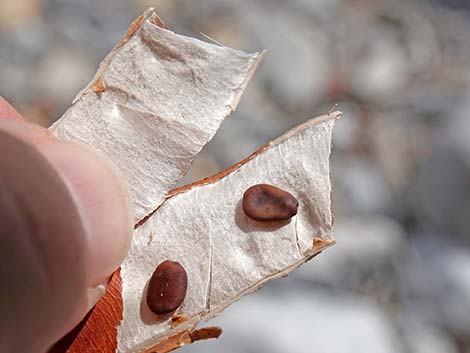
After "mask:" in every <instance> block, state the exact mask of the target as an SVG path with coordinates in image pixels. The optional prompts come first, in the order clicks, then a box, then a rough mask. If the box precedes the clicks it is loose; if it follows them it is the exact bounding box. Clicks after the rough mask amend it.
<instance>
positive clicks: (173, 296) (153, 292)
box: [147, 260, 188, 315]
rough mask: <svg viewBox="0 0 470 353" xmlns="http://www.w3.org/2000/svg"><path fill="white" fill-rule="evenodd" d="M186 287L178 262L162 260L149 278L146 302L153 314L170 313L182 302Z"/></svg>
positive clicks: (186, 282) (185, 276)
mask: <svg viewBox="0 0 470 353" xmlns="http://www.w3.org/2000/svg"><path fill="white" fill-rule="evenodd" d="M187 289H188V277H187V275H186V270H185V269H184V267H183V266H182V265H181V264H180V263H179V262H174V261H169V260H166V261H163V262H162V263H161V264H160V265H158V266H157V268H156V269H155V272H154V273H153V275H152V277H151V278H150V282H149V285H148V289H147V304H148V306H149V308H150V310H152V311H153V312H154V313H155V314H159V315H160V314H166V313H170V312H172V311H174V310H176V309H177V308H178V307H179V306H180V305H181V304H182V303H183V301H184V298H185V296H186V291H187Z"/></svg>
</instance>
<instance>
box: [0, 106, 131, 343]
mask: <svg viewBox="0 0 470 353" xmlns="http://www.w3.org/2000/svg"><path fill="white" fill-rule="evenodd" d="M132 230H133V218H132V214H131V210H130V209H129V200H128V193H127V190H126V187H125V186H124V183H123V182H122V178H121V177H120V175H119V173H118V171H117V170H116V169H115V168H114V167H113V166H112V165H111V164H110V163H109V162H107V161H105V160H104V159H103V158H102V157H100V156H98V155H97V154H96V152H94V151H92V150H91V149H89V148H87V147H85V146H82V145H79V144H74V143H70V142H63V141H59V140H57V139H55V138H54V137H53V136H52V135H51V134H50V133H49V132H48V130H47V129H44V128H42V127H39V126H36V125H33V124H30V123H28V122H27V121H26V120H25V119H24V118H23V117H22V116H21V114H20V113H18V112H17V111H16V110H15V109H14V108H13V107H12V106H11V105H10V104H9V103H8V102H6V101H5V100H4V99H3V98H1V97H0V283H1V286H0V352H46V351H47V350H48V349H49V347H50V346H51V345H52V344H54V343H55V342H56V341H57V340H58V339H60V338H61V337H62V336H63V335H65V334H66V333H67V332H68V331H70V330H71V329H72V328H73V327H74V326H75V325H76V324H77V323H78V322H79V321H80V320H81V319H82V318H83V317H84V316H85V315H86V313H87V312H88V311H89V310H90V309H91V308H92V307H93V305H94V304H95V303H96V302H97V301H98V299H99V298H100V297H101V295H102V294H103V293H104V291H105V288H106V283H107V281H108V279H109V276H110V275H111V274H112V272H113V271H114V270H115V269H117V268H118V267H119V265H120V264H121V262H122V260H123V259H124V257H125V255H126V253H127V251H128V248H129V245H130V241H131V236H132Z"/></svg>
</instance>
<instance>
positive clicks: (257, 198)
mask: <svg viewBox="0 0 470 353" xmlns="http://www.w3.org/2000/svg"><path fill="white" fill-rule="evenodd" d="M242 206H243V211H244V212H245V214H246V215H247V216H248V217H249V218H251V219H254V220H255V221H280V220H286V219H289V218H291V217H292V216H295V215H296V214H297V210H298V208H299V202H298V201H297V199H296V198H295V197H294V196H292V194H290V193H288V192H287V191H285V190H282V189H280V188H278V187H276V186H273V185H269V184H257V185H254V186H252V187H250V188H248V189H247V190H246V191H245V193H244V194H243V202H242Z"/></svg>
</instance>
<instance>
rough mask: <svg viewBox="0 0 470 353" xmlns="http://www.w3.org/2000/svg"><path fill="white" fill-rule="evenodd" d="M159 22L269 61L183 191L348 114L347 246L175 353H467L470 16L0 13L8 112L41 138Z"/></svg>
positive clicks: (106, 9) (443, 10) (423, 3)
mask: <svg viewBox="0 0 470 353" xmlns="http://www.w3.org/2000/svg"><path fill="white" fill-rule="evenodd" d="M148 6H155V7H156V9H157V11H158V13H159V14H160V16H161V17H162V18H163V20H164V21H165V22H166V23H167V25H168V26H169V27H170V28H171V29H173V30H174V31H176V32H180V33H183V34H187V35H191V36H196V37H200V38H203V37H202V35H201V34H200V33H201V32H202V33H205V34H207V35H208V36H210V37H212V38H214V39H215V40H217V41H219V42H221V43H224V44H226V45H228V46H232V47H235V48H239V49H243V50H245V51H258V50H260V49H263V48H267V49H268V54H267V56H266V58H265V60H264V62H263V63H262V64H261V66H260V68H259V70H258V72H257V74H256V75H255V77H254V79H253V80H252V82H251V83H250V85H249V87H248V89H247V91H246V93H245V95H244V97H243V99H242V101H241V103H240V105H239V108H238V110H237V111H236V112H235V113H234V114H232V116H231V117H230V118H228V119H227V120H226V121H225V122H224V124H223V125H222V128H221V130H220V132H219V133H218V134H217V136H216V137H215V138H214V140H213V141H212V142H211V143H209V145H208V146H207V147H206V148H205V149H204V151H203V152H202V153H201V155H200V156H199V157H198V158H197V159H196V161H195V163H194V165H193V167H192V168H191V170H190V172H189V174H188V176H187V177H186V179H185V180H184V181H183V182H184V183H186V182H190V181H193V180H195V179H199V178H202V177H205V176H207V175H211V174H214V173H216V172H218V171H220V170H221V169H224V168H226V167H228V166H229V165H231V164H233V163H234V162H236V161H238V160H239V159H241V158H243V157H245V156H246V155H248V154H250V153H251V152H252V151H253V150H255V149H256V148H258V147H259V146H261V145H263V144H264V143H265V142H267V141H268V140H270V139H272V138H275V137H277V136H278V135H279V134H281V133H282V132H284V131H285V130H286V129H289V128H291V127H293V126H295V125H297V124H299V123H301V122H303V121H304V120H306V119H308V118H310V117H313V116H315V115H319V114H321V113H324V112H326V111H328V110H330V109H331V108H332V107H333V106H334V105H335V104H338V109H339V110H342V111H343V112H344V118H343V119H342V120H341V121H340V122H339V123H338V126H337V130H336V133H335V138H334V153H333V179H334V186H335V193H334V208H335V212H336V223H335V233H336V236H337V239H338V244H337V245H336V246H334V247H333V248H331V249H329V250H327V251H326V252H325V253H324V254H322V255H320V256H318V257H317V258H315V260H314V261H311V262H310V263H308V264H306V265H304V266H303V267H302V268H300V269H299V270H298V271H296V272H294V273H293V274H292V275H291V276H289V277H288V278H286V279H283V280H278V281H274V282H271V283H269V284H268V285H266V286H264V287H263V288H262V289H261V290H259V291H257V292H256V293H254V294H252V295H250V296H248V297H246V298H244V299H242V300H241V301H240V302H239V303H237V305H234V306H233V307H230V308H228V309H227V310H226V311H225V312H224V313H222V314H221V315H220V316H219V317H218V318H216V319H215V320H214V321H212V322H211V324H218V325H220V326H222V327H223V328H224V334H223V335H222V336H221V338H220V339H219V340H218V341H210V342H203V343H197V344H195V345H193V346H190V347H185V348H183V349H182V350H181V352H182V353H183V352H188V353H190V352H194V353H199V352H200V353H203V352H204V353H215V352H224V353H263V352H270V353H286V352H293V353H304V352H305V353H307V352H318V353H358V352H359V353H470V1H466V0H460V1H459V0H453V1H451V0H394V1H385V0H290V1H287V0H285V1H281V0H273V1H267V0H265V1H261V0H258V1H253V0H251V1H249V0H198V1H189V0H161V1H149V0H100V1H95V0H83V1H77V0H15V1H8V0H0V95H2V96H4V97H5V98H7V99H8V100H10V101H11V102H12V103H13V104H14V105H15V106H17V107H18V109H19V110H20V111H21V112H22V113H23V114H24V115H25V116H26V117H27V118H28V119H30V120H31V121H34V122H36V123H38V124H41V125H44V126H48V125H49V124H50V123H51V122H52V121H54V120H55V119H57V118H58V117H59V116H60V115H61V114H62V113H63V112H64V110H65V109H66V108H67V107H68V106H69V105H70V103H71V101H72V99H73V97H74V95H75V94H76V93H77V92H78V90H79V89H80V88H82V87H83V86H84V85H85V84H86V83H87V82H88V81H89V80H90V79H91V78H92V76H93V74H94V72H95V70H96V68H97V65H98V63H99V61H100V60H101V59H102V58H103V57H104V56H105V55H106V54H107V53H108V52H109V51H110V50H111V48H112V47H113V46H114V44H115V43H116V42H117V41H118V40H119V38H120V37H121V36H122V35H123V34H124V33H125V31H126V29H127V26H128V25H129V23H130V22H131V21H132V20H133V19H134V18H136V17H137V16H138V15H139V14H140V12H142V11H143V10H144V9H145V8H147V7H148ZM0 153H1V151H0Z"/></svg>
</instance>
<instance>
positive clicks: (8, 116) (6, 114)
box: [0, 96, 25, 121]
mask: <svg viewBox="0 0 470 353" xmlns="http://www.w3.org/2000/svg"><path fill="white" fill-rule="evenodd" d="M0 119H4V120H14V121H25V119H24V118H23V117H22V116H21V114H20V113H18V111H17V110H16V109H15V108H13V106H12V105H11V104H10V103H8V101H7V100H6V99H5V98H3V97H2V96H0Z"/></svg>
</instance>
